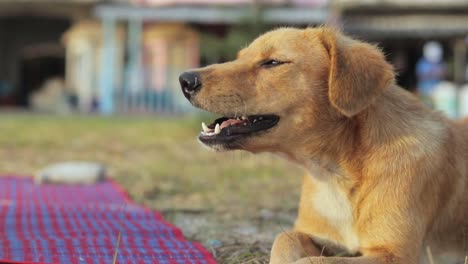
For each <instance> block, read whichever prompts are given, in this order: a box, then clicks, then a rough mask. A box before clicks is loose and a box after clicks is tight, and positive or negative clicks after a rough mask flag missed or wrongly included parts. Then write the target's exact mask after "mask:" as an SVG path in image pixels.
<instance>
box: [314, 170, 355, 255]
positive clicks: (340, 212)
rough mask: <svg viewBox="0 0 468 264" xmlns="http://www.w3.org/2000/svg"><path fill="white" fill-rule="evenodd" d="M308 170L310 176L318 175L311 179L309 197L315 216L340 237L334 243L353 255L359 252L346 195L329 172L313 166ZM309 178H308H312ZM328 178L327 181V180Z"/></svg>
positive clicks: (319, 235)
mask: <svg viewBox="0 0 468 264" xmlns="http://www.w3.org/2000/svg"><path fill="white" fill-rule="evenodd" d="M312 167H314V168H313V169H311V170H309V172H310V173H313V174H312V175H314V176H315V175H316V174H315V173H320V174H319V175H320V176H319V177H320V178H315V179H313V184H314V190H315V191H314V194H313V195H312V196H311V199H312V201H310V202H311V206H312V207H313V209H314V210H315V212H316V213H317V214H319V215H320V216H321V217H323V218H325V219H326V220H327V222H328V223H329V224H330V225H331V226H332V227H333V228H334V229H335V230H336V231H337V233H338V234H339V235H340V236H341V241H334V242H337V243H339V244H340V245H341V246H343V247H345V248H346V249H347V251H348V252H349V253H351V254H354V253H356V252H358V251H359V247H360V242H359V238H358V236H357V233H356V232H355V231H354V228H353V226H354V219H353V209H352V206H351V203H350V201H349V199H348V197H347V195H346V194H345V193H344V192H343V191H342V190H341V189H340V188H339V187H338V186H337V185H336V184H334V183H333V182H332V181H330V179H332V178H333V177H336V176H337V175H333V173H332V172H331V171H329V170H324V169H320V171H317V168H316V167H315V166H312ZM314 176H310V177H314ZM327 178H328V179H327ZM316 235H318V238H319V239H320V240H322V239H324V240H329V239H330V238H328V237H327V236H326V234H323V237H322V236H321V234H316Z"/></svg>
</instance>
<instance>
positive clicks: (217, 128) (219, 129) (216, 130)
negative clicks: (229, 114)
mask: <svg viewBox="0 0 468 264" xmlns="http://www.w3.org/2000/svg"><path fill="white" fill-rule="evenodd" d="M214 133H215V134H219V133H221V128H220V127H219V124H216V126H215V130H214Z"/></svg>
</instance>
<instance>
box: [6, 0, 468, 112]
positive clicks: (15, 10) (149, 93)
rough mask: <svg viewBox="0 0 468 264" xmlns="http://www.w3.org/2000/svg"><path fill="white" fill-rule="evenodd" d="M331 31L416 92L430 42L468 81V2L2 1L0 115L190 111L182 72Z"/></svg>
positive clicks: (452, 77) (454, 76)
mask: <svg viewBox="0 0 468 264" xmlns="http://www.w3.org/2000/svg"><path fill="white" fill-rule="evenodd" d="M260 17H261V19H259V18H260ZM249 23H250V24H249ZM324 23H329V24H330V23H331V24H335V25H341V26H342V28H343V30H344V31H346V32H347V33H350V34H352V35H354V36H357V37H358V38H361V39H364V40H369V41H373V42H376V43H379V44H380V46H381V47H383V49H384V51H385V52H386V54H387V55H388V56H387V58H388V59H389V60H390V61H391V62H392V63H393V64H394V65H395V67H396V69H397V71H398V73H399V74H398V82H399V83H400V84H401V85H402V86H404V87H407V88H409V89H410V90H413V89H414V88H415V86H416V79H415V70H416V69H415V67H416V64H417V61H418V59H419V58H420V57H421V56H422V47H423V45H424V43H426V42H427V41H434V40H435V41H438V42H439V43H441V44H442V47H443V49H444V60H445V62H446V63H447V65H448V68H449V71H448V75H447V76H446V79H447V80H449V81H453V82H455V83H456V84H459V85H461V84H462V83H464V82H466V76H465V73H468V71H466V70H467V68H466V64H467V60H466V59H467V52H466V49H467V42H466V39H465V38H466V36H467V34H468V2H467V1H465V0H439V1H433V0H432V1H431V0H412V1H406V0H113V1H112V0H102V1H101V0H0V107H2V106H15V107H17V106H24V107H28V106H30V105H31V104H32V105H34V104H36V103H37V104H40V102H47V104H53V101H54V100H46V99H44V98H46V97H48V94H54V96H53V98H57V99H56V100H68V102H69V103H70V104H71V105H74V106H76V109H77V110H78V111H81V112H93V111H96V112H100V113H104V114H107V113H121V112H125V113H127V112H137V113H146V112H158V113H178V112H184V111H186V110H187V109H191V108H189V106H188V103H187V101H186V100H185V99H184V98H183V96H181V93H180V92H179V87H178V80H177V79H178V75H179V73H180V72H182V71H184V70H186V69H189V68H193V67H198V66H200V65H201V66H203V65H205V64H209V63H214V62H221V61H224V60H227V59H229V58H230V57H232V53H233V52H235V51H237V50H238V49H240V48H241V47H242V46H243V45H245V44H247V43H248V42H249V41H250V40H249V38H253V37H254V36H256V35H257V34H258V32H261V31H263V30H265V29H268V28H272V27H276V26H284V25H289V26H299V27H305V26H314V25H318V24H324ZM259 24H262V25H259ZM242 25H243V26H244V27H242ZM245 25H247V27H246V26H245ZM243 30H244V31H249V32H248V33H246V34H244V35H245V36H242V31H243ZM233 32H234V33H236V32H237V35H236V34H234V33H233ZM239 32H240V33H239ZM239 34H240V35H239ZM249 34H250V35H249ZM226 51H230V52H226ZM60 79H61V80H62V81H60ZM50 80H54V81H50ZM60 83H62V86H63V87H62V88H61V89H60V85H58V84H60ZM49 84H53V87H52V88H50V87H48V85H49ZM46 91H47V92H46ZM49 97H50V96H49ZM35 98H36V99H37V100H36V99H35ZM57 104H58V105H61V106H63V102H57ZM38 108H39V109H40V108H50V106H48V107H38Z"/></svg>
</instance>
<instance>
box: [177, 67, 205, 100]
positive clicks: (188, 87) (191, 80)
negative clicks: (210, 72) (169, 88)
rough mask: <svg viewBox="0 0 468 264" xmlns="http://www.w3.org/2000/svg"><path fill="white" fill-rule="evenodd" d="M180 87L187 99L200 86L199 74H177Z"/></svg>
mask: <svg viewBox="0 0 468 264" xmlns="http://www.w3.org/2000/svg"><path fill="white" fill-rule="evenodd" d="M179 82H180V87H181V88H182V92H183V93H184V95H185V97H187V99H190V96H191V95H193V94H195V93H196V92H197V91H198V90H200V88H201V85H202V84H201V81H200V75H199V74H198V73H196V72H184V73H182V74H181V75H180V76H179Z"/></svg>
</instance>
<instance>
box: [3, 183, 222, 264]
mask: <svg viewBox="0 0 468 264" xmlns="http://www.w3.org/2000/svg"><path fill="white" fill-rule="evenodd" d="M119 233H120V243H119V249H118V255H117V263H121V264H122V263H125V264H126V263H161V264H185V263H194V264H195V263H196V264H212V263H216V262H215V260H214V259H213V257H212V256H211V254H210V253H209V252H208V251H207V250H206V249H204V248H203V247H202V246H201V245H200V244H198V243H194V242H189V241H186V240H185V239H184V238H183V236H182V232H181V231H180V230H179V229H178V228H176V227H175V226H173V225H171V224H169V223H167V222H165V221H164V220H163V218H162V217H161V215H160V214H159V213H157V212H154V211H151V210H149V209H147V208H145V207H143V206H139V205H137V204H135V203H134V202H133V201H132V200H130V198H129V197H128V196H127V194H126V193H125V192H124V191H123V189H122V188H121V187H120V186H119V185H117V184H116V183H114V182H112V181H107V182H104V183H99V184H95V185H92V186H77V185H75V186H70V185H35V184H34V183H33V181H32V180H31V179H30V178H24V177H0V263H67V264H68V263H86V264H88V263H99V264H105V263H112V262H113V258H114V253H115V248H116V244H117V241H118V236H119ZM2 260H3V261H2Z"/></svg>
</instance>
